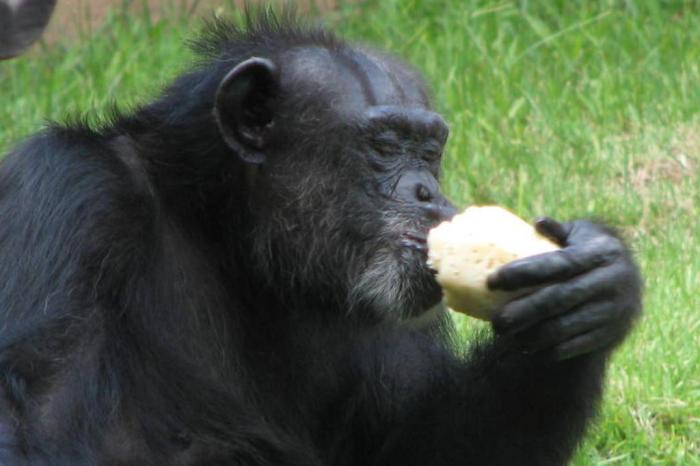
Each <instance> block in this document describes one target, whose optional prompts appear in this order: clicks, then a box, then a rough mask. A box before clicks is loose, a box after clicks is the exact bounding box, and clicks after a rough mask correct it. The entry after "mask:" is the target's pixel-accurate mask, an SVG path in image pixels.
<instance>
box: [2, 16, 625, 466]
mask: <svg viewBox="0 0 700 466" xmlns="http://www.w3.org/2000/svg"><path fill="white" fill-rule="evenodd" d="M249 22H250V24H249V25H248V27H247V28H246V29H238V28H236V27H234V26H232V25H230V24H228V23H224V22H216V23H213V24H211V25H210V26H209V28H208V32H207V35H206V37H205V38H204V39H202V40H201V41H200V42H198V43H197V44H196V49H197V50H199V51H200V52H201V56H202V58H201V62H200V63H199V64H198V65H197V67H196V68H195V69H194V70H193V71H191V72H190V73H188V74H185V75H184V76H182V77H180V78H179V79H177V80H176V81H175V83H173V84H172V85H171V86H170V87H169V88H168V89H167V90H166V91H165V92H164V93H163V95H162V97H160V98H159V99H157V100H156V101H154V102H152V103H150V104H148V105H146V106H144V107H142V108H140V109H139V110H137V111H136V112H135V113H134V114H132V115H126V116H118V117H116V118H114V120H113V121H112V122H110V123H109V124H106V125H104V126H103V127H100V128H89V127H87V126H86V125H81V124H69V125H55V126H53V127H50V128H48V129H46V130H45V131H43V132H42V133H40V134H38V135H36V136H34V137H32V138H30V139H29V140H27V141H26V142H24V143H22V144H21V145H19V146H18V147H17V148H16V149H15V150H13V151H12V152H11V153H10V154H8V155H7V156H6V158H5V160H4V161H3V162H2V165H1V166H0V219H2V221H1V222H0V373H1V374H2V375H1V377H0V381H1V383H0V463H2V464H18V465H25V464H29V465H48V464H50V465H78V464H80V465H91V464H103V465H126V464H134V465H136V464H138V465H164V464H172V465H186V464H198V465H219V464H220V465H224V464H226V465H234V464H236V465H238V464H240V465H331V464H332V465H372V464H376V465H393V464H396V465H402V466H406V465H429V464H435V465H450V464H455V465H456V464H471V465H491V464H493V465H514V464H519V465H527V464H532V465H557V464H563V463H565V462H566V461H567V459H568V458H569V457H570V456H571V454H572V452H573V450H574V448H575V446H576V444H577V442H578V441H579V440H580V439H581V436H582V434H583V432H584V429H585V426H586V424H587V422H588V421H589V419H590V418H591V416H592V415H593V413H594V411H595V407H596V404H597V402H598V400H599V398H600V393H601V385H602V378H603V373H604V367H605V362H606V358H607V355H608V354H609V351H610V348H611V347H612V346H614V344H615V343H617V342H618V341H619V340H620V339H621V338H622V337H623V336H624V333H626V329H627V328H628V327H629V326H626V327H625V329H624V330H625V331H621V332H617V333H616V335H617V336H616V338H614V339H609V341H608V340H606V341H605V343H606V344H605V345H602V344H601V345H599V346H600V347H596V348H590V351H579V352H578V353H585V354H576V355H575V357H570V358H568V359H565V360H562V361H557V360H555V359H554V358H552V357H551V355H549V354H548V353H547V352H543V351H538V352H532V353H527V352H523V351H522V342H520V341H519V339H518V338H517V332H515V333H516V335H514V336H512V335H509V336H497V337H492V336H484V337H482V338H481V339H480V340H479V341H478V342H476V343H475V344H474V346H473V347H472V348H471V349H470V351H469V352H465V355H462V354H461V352H454V351H453V350H452V347H453V343H452V340H451V338H450V333H451V331H450V328H449V323H448V319H446V318H445V311H444V310H441V309H440V308H439V307H437V308H435V310H432V311H428V309H429V308H431V307H432V306H433V305H435V304H436V303H437V302H438V300H439V298H440V293H439V289H438V287H437V284H436V283H435V282H434V280H433V278H432V275H431V273H430V271H429V270H428V269H427V267H426V266H425V244H424V235H425V232H426V231H427V229H428V228H430V227H431V226H433V225H435V224H436V223H437V222H439V221H440V220H441V219H443V218H446V217H449V216H450V215H451V214H452V213H453V212H454V210H453V208H452V207H451V206H450V205H449V203H448V202H447V201H446V200H445V199H444V198H443V197H442V195H441V194H440V193H439V190H438V188H437V181H436V180H437V177H438V175H439V170H438V165H439V153H440V151H441V147H442V144H443V143H444V140H445V138H446V136H447V134H446V128H445V127H444V124H443V123H442V121H441V120H440V119H439V117H437V116H436V115H435V114H433V113H432V112H431V111H430V109H429V107H428V105H429V104H428V101H427V97H426V96H427V93H426V92H425V89H424V86H423V84H422V82H421V81H420V78H419V77H418V76H417V75H416V74H415V72H414V71H412V70H410V69H409V68H407V67H405V66H404V65H402V64H400V63H399V62H398V61H396V60H395V59H393V58H391V57H387V56H384V55H382V54H380V53H379V52H375V51H372V50H360V49H355V48H352V47H350V46H349V45H347V44H345V43H344V42H342V41H341V40H340V39H338V38H336V37H334V36H333V35H332V34H330V33H328V32H326V31H323V30H320V29H313V28H308V27H305V26H300V25H298V24H297V23H296V22H295V21H294V20H293V19H289V18H287V19H283V20H277V19H275V18H274V17H273V16H270V15H263V16H262V17H260V18H257V19H251V20H249ZM250 57H263V58H264V59H265V60H266V61H258V62H250V63H252V65H251V67H252V69H254V70H256V73H258V74H255V75H254V76H262V75H265V76H267V78H266V79H267V81H266V83H267V84H266V85H265V86H264V87H261V88H258V87H255V86H258V84H259V83H256V82H255V80H253V81H252V84H250V83H251V81H241V82H242V83H243V84H240V85H238V83H234V84H236V85H234V86H232V87H231V89H233V91H232V92H243V91H240V89H243V88H245V86H246V85H251V86H253V88H254V89H255V91H251V92H250V93H246V94H244V97H246V99H248V100H246V99H242V100H241V102H243V104H242V105H247V106H248V107H246V108H245V109H244V110H246V112H247V113H246V112H243V113H240V114H236V113H235V111H234V110H235V109H233V110H231V109H222V110H221V111H220V112H219V113H218V114H219V115H224V117H222V118H223V121H217V120H216V119H215V118H214V109H215V108H217V109H219V107H220V106H222V105H223V106H225V105H227V102H228V100H226V99H225V98H223V97H220V96H221V94H217V90H218V89H219V88H220V86H221V83H222V80H224V79H225V78H224V77H225V76H227V75H228V73H229V71H230V70H231V69H233V68H234V67H236V66H237V65H238V64H240V63H243V62H244V61H245V60H247V59H249V58H250ZM268 63H269V64H270V65H268ZM318 64H321V65H322V66H317V65H318ZM378 64H381V66H379V65H378ZM273 65H274V66H273ZM329 70H331V71H329ZM323 73H331V74H330V75H329V77H327V79H326V78H323V76H324V74H323ZM319 76H320V78H319ZM244 78H245V76H244V77H243V78H241V77H238V76H236V75H235V73H234V77H233V78H230V79H244ZM322 78H323V79H322ZM226 79H229V78H226ZM245 79H247V78H245ZM270 83H271V84H270ZM241 86H243V87H241ZM246 89H247V88H246ZM217 95H218V96H219V97H217ZM251 99H252V100H251ZM246 102H248V103H246ZM250 102H253V103H254V104H250ZM339 102H340V103H339ZM224 110H225V111H224ZM231 111H234V114H236V115H238V116H240V118H241V123H240V124H241V125H243V126H245V127H230V126H231V125H233V123H231V122H229V121H228V120H227V119H226V115H231V113H230V112H231ZM236 124H238V123H236ZM228 130H230V133H226V131H228ZM222 131H224V134H229V135H230V138H228V136H227V138H224V137H222ZM231 139H235V141H232V140H231ZM227 142H230V144H236V146H235V147H239V149H236V150H233V147H234V146H231V145H230V144H229V143H227ZM244 150H251V151H252V150H256V151H259V152H260V154H262V156H263V159H261V160H264V161H262V162H260V163H257V162H256V163H249V162H247V161H244V160H242V158H241V157H239V156H241V153H240V151H244ZM237 151H238V152H237ZM256 160H257V159H256ZM600 234H601V235H603V233H600ZM574 236H575V235H574ZM574 236H572V238H574ZM579 236H580V235H579ZM605 238H613V237H612V236H605ZM606 241H607V239H606ZM562 242H563V243H567V239H566V238H562ZM571 243H572V244H573V243H574V241H573V240H572V242H571ZM618 243H619V242H618ZM616 244H617V243H616ZM619 244H620V245H621V243H619ZM619 247H620V248H622V246H619ZM572 248H573V246H572ZM574 249H575V248H574ZM623 250H624V248H623V249H620V251H623ZM567 251H568V249H567ZM616 251H617V250H616ZM575 252H576V251H573V252H572V254H574V253H575ZM618 252H619V251H618ZM623 256H624V257H627V256H625V255H624V254H615V255H614V258H613V259H614V260H618V258H619V257H623ZM576 257H578V256H576ZM613 259H611V260H613ZM620 260H622V259H620ZM625 261H626V262H624V263H623V265H624V267H625V268H623V272H619V271H618V272H619V273H616V274H613V275H609V276H608V279H609V281H611V282H614V283H618V282H621V281H622V282H624V283H625V284H626V285H628V286H627V288H626V289H628V290H629V293H628V294H625V295H624V296H623V297H622V298H620V299H619V300H617V301H615V303H618V304H619V305H620V309H623V311H624V312H623V311H621V312H620V313H618V314H616V315H617V316H619V319H622V320H623V321H624V322H629V321H630V318H631V317H630V316H632V315H633V314H635V313H636V310H638V303H637V301H636V299H637V297H638V295H639V291H638V279H637V278H636V275H635V274H634V273H631V272H630V270H631V271H634V267H633V265H631V262H630V261H629V259H625ZM598 265H600V264H598ZM615 270H618V269H615ZM514 276H516V278H517V280H522V276H517V273H516V274H514ZM567 278H568V277H567ZM504 280H506V279H504ZM513 280H515V279H513ZM506 281H507V280H506ZM498 284H499V283H498V280H494V283H493V285H494V286H498ZM504 286H507V284H506V285H504ZM562 296H563V297H564V298H566V296H568V295H566V294H563V295H562ZM611 299H612V298H611ZM501 317H502V318H501V319H500V320H498V327H497V328H498V330H499V331H502V330H503V331H504V330H507V329H508V323H509V321H508V319H506V318H505V317H503V316H501ZM548 317H551V315H548ZM616 322H618V321H616ZM606 328H607V327H606ZM615 328H622V327H619V326H618V327H615ZM504 333H509V332H505V331H504ZM618 334H619V335H618ZM555 335H558V334H555ZM555 340H556V339H555ZM560 340H561V339H559V340H556V341H554V342H550V343H551V344H550V346H551V345H554V344H555V343H557V342H559V343H560V342H561V341H560Z"/></svg>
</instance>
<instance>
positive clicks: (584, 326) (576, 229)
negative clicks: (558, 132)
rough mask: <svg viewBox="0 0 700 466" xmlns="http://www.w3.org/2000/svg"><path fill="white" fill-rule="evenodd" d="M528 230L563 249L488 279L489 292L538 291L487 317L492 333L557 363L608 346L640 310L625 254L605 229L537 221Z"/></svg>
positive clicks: (637, 284)
mask: <svg viewBox="0 0 700 466" xmlns="http://www.w3.org/2000/svg"><path fill="white" fill-rule="evenodd" d="M535 228H536V229H537V231H539V232H540V233H542V234H543V235H545V236H547V237H549V238H551V239H552V240H554V241H555V242H557V243H559V244H560V245H561V246H562V247H563V249H561V250H559V251H556V252H551V253H545V254H539V255H536V256H531V257H526V258H523V259H520V260H516V261H514V262H511V263H510V264H507V265H505V266H503V267H501V268H500V269H499V270H497V271H496V272H495V273H493V274H492V275H491V276H490V277H489V280H488V283H489V288H491V289H500V290H517V289H521V288H528V287H538V289H537V290H536V291H534V292H533V293H531V294H528V295H526V296H523V297H520V298H517V299H514V300H513V301H510V302H508V303H506V304H505V305H504V306H503V307H502V308H501V309H499V310H498V311H497V312H496V313H495V314H494V316H493V317H492V324H493V326H494V328H495V330H496V332H497V333H499V334H505V335H513V336H514V337H515V338H516V339H517V340H518V341H520V342H521V344H522V345H523V349H524V350H526V351H532V352H535V351H541V350H547V351H551V352H552V355H553V356H554V357H555V358H557V359H568V358H573V357H575V356H578V355H581V354H585V353H589V352H593V351H598V350H603V349H609V348H612V347H614V346H615V345H616V344H618V343H619V342H621V341H622V340H623V338H624V337H625V335H626V334H627V332H628V331H629V329H630V327H631V325H632V322H633V321H634V318H635V317H636V316H637V315H638V314H639V312H640V309H641V280H640V276H639V271H638V269H637V266H636V265H635V264H634V262H633V261H632V258H631V255H630V253H629V251H628V250H627V248H626V247H625V245H624V244H623V242H622V241H621V240H620V239H618V238H617V236H615V234H614V233H613V232H612V231H611V230H610V229H608V228H606V227H604V226H602V225H598V224H595V223H592V222H588V221H574V222H570V223H566V224H560V223H558V222H556V221H554V220H552V219H550V218H541V219H539V220H538V221H537V222H536V223H535Z"/></svg>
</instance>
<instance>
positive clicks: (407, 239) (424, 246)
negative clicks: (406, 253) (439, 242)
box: [401, 232, 428, 254]
mask: <svg viewBox="0 0 700 466" xmlns="http://www.w3.org/2000/svg"><path fill="white" fill-rule="evenodd" d="M401 246H403V247H405V248H408V249H412V250H414V251H418V252H421V253H423V254H428V238H427V235H426V234H425V233H419V232H408V233H404V234H402V235H401Z"/></svg>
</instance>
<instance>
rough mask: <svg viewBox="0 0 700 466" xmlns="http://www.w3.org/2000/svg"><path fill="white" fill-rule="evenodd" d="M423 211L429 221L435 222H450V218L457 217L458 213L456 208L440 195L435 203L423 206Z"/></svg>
mask: <svg viewBox="0 0 700 466" xmlns="http://www.w3.org/2000/svg"><path fill="white" fill-rule="evenodd" d="M423 210H424V211H425V214H426V215H427V216H428V218H429V219H431V220H434V221H437V222H444V221H446V220H452V217H454V216H455V215H457V212H458V210H457V208H456V207H455V206H453V205H452V203H451V202H450V201H448V200H447V198H446V197H445V196H443V195H442V194H440V196H439V198H438V199H435V202H429V203H426V204H425V205H423Z"/></svg>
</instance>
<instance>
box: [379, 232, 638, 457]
mask: <svg viewBox="0 0 700 466" xmlns="http://www.w3.org/2000/svg"><path fill="white" fill-rule="evenodd" d="M538 229H540V231H542V232H544V233H546V234H548V235H549V236H551V237H553V238H554V239H556V240H558V241H559V242H560V243H561V244H562V245H563V246H565V248H564V249H562V250H561V251H559V252H556V253H550V254H544V255H541V256H536V257H533V258H529V259H523V260H520V261H516V262H514V263H513V264H512V265H509V266H506V267H504V268H502V269H501V270H500V271H499V273H498V274H497V275H496V276H494V277H491V280H490V283H491V286H492V287H498V288H503V289H515V288H519V287H529V286H538V287H540V288H539V289H538V291H535V292H534V293H532V294H530V295H528V296H526V297H523V298H520V299H516V300H514V301H511V302H510V303H508V304H506V305H505V306H504V307H503V308H502V309H500V310H499V311H498V313H497V314H496V315H495V316H494V319H493V324H494V327H495V329H496V331H497V333H498V334H499V336H497V337H495V338H493V339H492V340H491V341H488V342H485V343H484V342H482V343H478V344H477V345H476V346H475V347H474V348H472V351H471V353H469V354H468V356H467V357H466V359H465V360H463V361H460V360H459V359H455V360H450V358H449V357H448V356H446V354H445V352H444V351H441V350H440V349H439V348H438V347H436V346H434V345H431V343H430V342H428V341H422V340H421V338H420V337H419V336H417V335H411V336H409V335H404V338H405V339H410V340H411V342H412V343H407V342H406V341H401V342H394V343H393V344H392V345H391V347H390V348H389V347H387V346H385V348H386V349H385V350H383V351H382V352H381V356H380V362H378V363H377V362H375V363H374V364H375V370H376V373H375V374H374V376H372V375H370V376H369V377H368V378H369V379H370V380H372V379H373V380H374V381H375V383H377V387H373V388H372V389H370V390H367V392H368V393H372V394H380V396H378V397H375V398H374V401H375V407H376V411H377V412H378V413H381V414H380V417H381V418H385V419H391V420H392V421H391V422H392V425H391V426H390V427H389V431H390V434H389V435H388V437H386V438H385V439H384V441H383V443H382V444H381V445H380V446H379V447H378V452H379V453H378V457H377V458H375V461H376V464H383V465H386V464H397V465H398V464H401V465H411V464H416V465H419V464H420V465H429V464H436V465H452V464H455V465H456V464H478V465H512V464H518V465H528V464H532V465H538V466H540V465H561V464H565V463H566V461H567V460H568V459H569V458H570V457H571V455H572V453H573V451H574V448H575V447H576V445H577V444H578V442H579V441H580V439H581V437H582V434H583V432H584V431H585V427H586V424H587V422H588V421H589V420H590V419H591V417H592V415H593V414H594V412H595V408H596V405H597V403H598V401H599V399H600V395H601V391H602V382H603V376H604V372H605V365H606V360H607V357H608V355H609V354H610V351H611V349H612V348H614V347H615V345H616V344H618V343H619V342H620V341H622V339H623V338H624V336H625V335H626V334H627V332H628V330H629V328H630V327H631V323H632V321H633V319H634V317H635V316H636V315H637V314H638V313H639V310H640V279H639V275H638V272H637V268H636V266H635V265H634V264H633V262H632V260H631V258H630V255H629V253H628V251H627V249H626V248H625V247H624V245H623V243H622V242H621V241H620V240H619V239H617V238H616V237H615V236H614V234H613V233H612V232H611V231H610V230H608V229H607V228H604V227H601V226H598V225H595V224H593V223H590V222H573V223H570V224H566V225H560V224H558V223H556V222H554V221H552V220H549V219H545V220H543V221H541V222H540V223H538ZM385 343H386V342H385ZM378 349H379V348H377V350H378ZM375 354H378V353H375ZM392 370H393V376H392V377H389V376H387V375H386V373H387V372H391V371H392ZM382 374H384V375H382ZM409 387H410V388H409ZM382 397H384V398H382ZM387 406H391V407H392V408H391V410H390V411H389V412H387V411H386V407H387Z"/></svg>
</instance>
